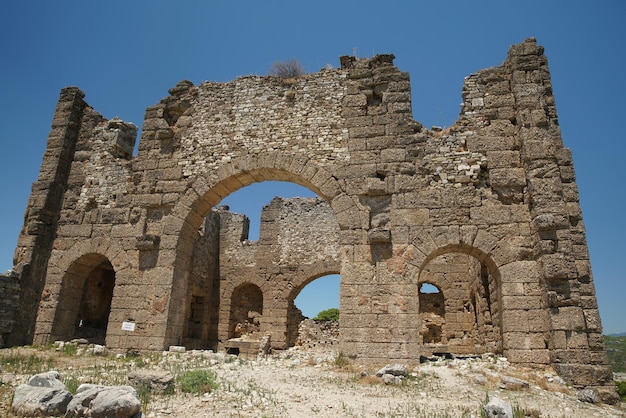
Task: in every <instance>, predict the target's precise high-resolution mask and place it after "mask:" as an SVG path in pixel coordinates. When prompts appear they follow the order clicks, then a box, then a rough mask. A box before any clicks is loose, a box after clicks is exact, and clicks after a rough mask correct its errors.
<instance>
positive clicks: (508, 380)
mask: <svg viewBox="0 0 626 418" xmlns="http://www.w3.org/2000/svg"><path fill="white" fill-rule="evenodd" d="M528 387H530V384H529V383H528V382H527V381H525V380H522V379H518V378H516V377H510V376H502V380H501V383H500V389H506V390H520V389H526V388H528Z"/></svg>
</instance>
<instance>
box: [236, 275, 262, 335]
mask: <svg viewBox="0 0 626 418" xmlns="http://www.w3.org/2000/svg"><path fill="white" fill-rule="evenodd" d="M262 320H263V292H262V291H261V289H259V287H258V286H257V285H255V284H252V283H245V284H243V285H241V286H239V287H237V288H236V289H235V291H234V292H233V296H232V298H231V307H230V324H229V338H242V337H245V338H248V339H251V340H255V339H260V338H261V331H262V328H261V325H262Z"/></svg>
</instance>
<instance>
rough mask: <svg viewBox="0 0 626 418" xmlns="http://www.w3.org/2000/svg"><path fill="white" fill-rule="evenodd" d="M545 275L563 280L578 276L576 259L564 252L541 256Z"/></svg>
mask: <svg viewBox="0 0 626 418" xmlns="http://www.w3.org/2000/svg"><path fill="white" fill-rule="evenodd" d="M539 260H540V262H541V266H542V269H543V275H544V277H545V278H546V279H547V280H563V279H568V278H573V277H576V274H577V271H576V265H575V264H574V261H573V260H571V259H569V258H568V257H566V256H564V255H563V254H560V253H556V254H545V255H543V256H541V257H540V259H539Z"/></svg>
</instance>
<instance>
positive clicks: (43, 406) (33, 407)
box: [11, 385, 72, 417]
mask: <svg viewBox="0 0 626 418" xmlns="http://www.w3.org/2000/svg"><path fill="white" fill-rule="evenodd" d="M71 400H72V394H71V393H70V392H69V391H67V390H66V389H65V386H64V387H63V388H59V387H45V386H31V385H19V386H18V387H16V388H15V394H14V395H13V402H12V406H11V411H13V413H15V414H17V415H18V416H28V417H48V416H58V415H62V414H64V413H65V411H66V409H67V405H68V404H69V403H70V401H71Z"/></svg>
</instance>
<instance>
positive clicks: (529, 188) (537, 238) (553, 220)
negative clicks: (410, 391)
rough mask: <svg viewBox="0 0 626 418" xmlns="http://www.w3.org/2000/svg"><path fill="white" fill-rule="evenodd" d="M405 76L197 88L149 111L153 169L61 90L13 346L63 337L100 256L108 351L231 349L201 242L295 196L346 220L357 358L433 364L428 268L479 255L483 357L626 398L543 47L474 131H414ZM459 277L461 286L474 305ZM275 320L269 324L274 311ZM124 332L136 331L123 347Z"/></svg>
mask: <svg viewBox="0 0 626 418" xmlns="http://www.w3.org/2000/svg"><path fill="white" fill-rule="evenodd" d="M393 59H394V57H393V55H377V56H375V57H372V58H369V59H357V58H356V57H341V59H340V67H339V68H337V69H333V70H330V69H326V70H322V71H320V72H317V73H313V74H309V75H306V76H302V77H297V78H294V79H288V80H286V79H279V78H276V77H256V76H249V77H241V78H238V79H236V80H233V81H232V82H229V83H212V82H205V83H202V84H199V85H197V86H196V85H194V84H193V83H191V82H189V81H182V82H180V83H178V84H177V85H176V86H175V87H174V88H172V89H170V90H169V96H167V97H165V98H164V99H163V100H161V101H160V102H159V103H157V104H155V105H154V106H151V107H149V108H148V109H147V110H146V114H145V120H144V122H143V126H142V134H141V140H140V142H139V152H138V155H137V156H132V150H133V147H134V143H135V136H136V132H137V128H136V127H135V126H134V125H132V124H130V123H127V122H123V121H121V120H119V119H112V120H106V119H105V118H104V117H102V116H101V115H100V114H98V113H97V112H95V111H94V110H93V109H92V108H91V107H89V106H88V105H87V103H86V102H85V101H84V94H83V93H82V92H81V91H80V90H78V89H77V88H75V87H68V88H65V89H63V90H62V92H61V96H60V99H59V102H58V106H57V110H56V112H55V117H54V119H53V127H52V130H51V133H50V137H49V140H48V149H47V150H46V153H45V155H44V159H43V163H42V168H41V171H40V176H39V178H38V180H37V182H36V183H35V185H34V186H33V192H32V194H31V197H30V199H29V203H28V207H27V211H26V216H25V222H24V227H23V229H22V233H21V235H20V238H19V243H18V247H17V249H16V252H15V254H16V255H15V273H14V276H15V277H16V278H17V279H18V280H19V286H20V292H19V294H20V304H19V309H18V310H17V312H16V314H15V316H14V317H12V318H9V319H10V321H12V323H19V324H20V327H13V329H12V331H11V333H10V334H8V336H7V339H6V341H8V343H9V344H25V343H30V342H33V341H36V342H44V341H47V340H48V339H49V338H50V337H51V331H52V323H53V322H54V320H53V319H54V317H55V315H56V313H57V309H58V303H57V302H58V300H59V295H60V292H61V284H62V281H63V280H62V278H63V277H64V275H65V274H66V273H67V272H68V271H71V268H70V266H71V265H72V263H73V262H74V261H76V260H79V259H80V257H82V256H85V255H87V254H91V253H93V254H100V255H102V256H104V257H105V258H106V259H107V260H109V261H110V264H111V267H112V268H113V270H114V271H115V289H114V292H113V298H112V301H111V314H110V315H109V323H108V327H107V335H106V343H107V345H110V346H112V347H116V348H121V347H126V348H128V346H130V347H133V348H139V349H146V350H161V349H163V348H166V347H168V346H169V345H172V344H183V343H187V342H188V343H190V344H205V343H207V342H208V341H209V340H211V339H213V340H217V339H219V338H220V337H218V336H217V335H218V334H219V333H220V332H221V331H219V330H218V328H219V327H214V328H211V329H209V328H206V329H203V328H202V327H201V326H200V325H198V324H202V321H209V322H211V321H215V316H216V315H217V316H219V315H221V310H220V308H219V306H220V304H219V303H220V301H221V300H222V299H224V298H228V297H229V296H228V297H227V296H225V295H224V294H223V293H222V290H224V288H219V287H211V286H209V285H208V284H207V283H196V282H194V281H195V280H197V277H200V276H198V275H197V274H195V273H193V261H192V260H194V251H196V253H197V246H196V242H197V241H198V237H199V231H200V229H201V228H203V225H205V226H204V227H205V228H206V224H203V223H204V222H205V219H206V217H207V215H209V214H210V213H211V210H212V208H213V207H214V206H215V205H216V204H217V203H218V202H220V201H221V200H222V199H223V198H224V197H225V196H227V195H228V194H229V193H232V192H233V191H235V190H238V189H240V188H242V187H244V186H246V185H249V184H251V183H254V182H260V181H264V180H284V181H290V182H295V183H298V184H301V185H303V186H305V187H308V188H309V189H311V190H313V191H314V192H315V193H317V194H318V195H319V196H320V197H321V198H323V199H324V200H325V201H326V202H327V204H328V205H329V206H330V208H331V210H332V214H333V217H334V222H335V225H336V226H337V228H338V232H337V233H336V234H335V236H336V239H337V246H336V248H337V251H336V262H337V263H339V265H340V268H339V270H340V272H341V310H342V312H341V321H340V327H341V341H340V345H341V350H342V351H343V352H344V354H345V355H347V356H352V357H354V358H357V359H359V360H360V361H363V362H371V363H377V362H388V361H415V360H416V359H418V358H419V355H420V352H421V348H420V338H419V330H418V329H419V311H420V309H419V306H418V305H419V295H418V284H419V283H418V282H419V280H420V277H421V276H420V275H421V274H426V275H428V274H430V273H433V274H431V276H432V278H431V279H430V280H431V281H440V282H442V283H443V282H444V281H443V279H441V278H437V275H436V274H434V272H433V271H430V272H429V269H430V268H431V267H432V266H435V265H437V264H438V263H439V261H437V259H438V257H444V258H445V255H446V254H463V257H466V259H467V260H470V261H471V262H470V261H468V262H467V264H468V265H470V264H472V265H475V266H481V267H480V268H481V269H483V268H484V270H485V271H486V272H487V273H484V274H482V276H481V274H478V273H477V271H478V268H476V269H475V272H476V274H475V277H483V276H485V275H486V276H491V277H492V278H491V279H489V278H488V279H487V282H489V281H490V280H491V281H492V282H489V283H488V286H487V287H489V289H490V290H489V291H492V290H493V289H494V288H495V289H496V292H499V294H498V295H497V297H495V295H494V298H493V300H497V301H498V303H499V304H500V305H499V306H500V307H501V308H500V309H499V311H498V312H497V313H496V315H497V316H498V317H499V318H500V320H499V328H500V331H498V332H495V333H490V332H483V333H479V332H478V331H476V332H475V333H474V336H473V337H472V338H473V341H474V343H475V342H476V335H478V334H480V335H487V336H488V337H486V338H487V340H485V341H484V343H480V344H483V346H484V347H489V346H490V345H494V346H495V347H496V348H498V347H500V345H499V344H500V343H499V342H496V341H493V340H494V339H496V338H497V336H498V335H501V336H502V341H501V348H502V352H503V354H504V355H506V356H507V357H508V358H509V360H510V361H511V362H513V363H516V364H524V365H531V366H537V365H540V366H545V365H548V364H551V365H553V366H554V367H555V368H557V370H558V371H559V373H561V374H563V376H564V377H566V378H567V379H568V381H569V382H571V383H573V384H579V385H587V386H596V387H598V388H600V389H602V390H604V392H605V394H606V397H607V399H608V398H610V396H611V394H614V390H613V388H612V386H611V373H610V369H609V367H608V364H607V358H606V354H605V352H604V345H603V339H602V327H601V323H600V319H599V313H598V308H597V304H596V299H595V290H594V286H593V278H592V273H591V267H590V262H589V255H588V252H587V246H586V240H585V231H584V226H583V222H582V215H581V211H580V205H579V202H578V193H577V186H576V181H575V176H574V170H573V162H572V156H571V152H570V151H569V150H568V149H567V148H565V147H564V146H563V141H562V138H561V132H560V128H559V124H558V120H557V117H556V108H555V105H554V97H553V94H552V87H551V86H552V84H551V80H550V73H549V70H548V67H547V59H546V57H545V56H544V54H543V48H542V47H540V46H538V45H537V44H536V41H535V40H534V39H528V40H526V41H524V42H523V43H520V44H518V45H514V46H512V47H511V49H510V51H509V53H508V56H507V58H506V60H505V61H504V62H503V63H502V65H499V66H497V67H493V68H489V69H485V70H481V71H479V72H477V73H475V74H472V75H470V76H469V77H467V78H466V80H465V82H464V87H463V103H462V105H461V112H460V114H459V119H458V121H457V122H456V123H455V124H454V125H453V126H451V127H448V128H446V129H433V130H427V129H425V128H424V127H423V126H422V125H421V124H420V123H419V122H417V121H415V120H414V118H413V115H412V109H411V93H410V79H409V75H408V74H407V73H404V72H402V71H400V70H399V69H398V68H396V67H395V66H394V65H393ZM215 225H217V224H215ZM209 227H211V226H210V225H209ZM205 241H206V240H205ZM205 244H206V246H207V248H210V247H211V248H213V250H212V251H213V253H212V254H218V253H219V251H221V248H218V244H217V243H215V242H213V243H211V242H208V241H206V242H205ZM79 249H80V250H79ZM218 250H219V251H218ZM66 253H67V254H68V255H67V256H64V254H66ZM64 257H65V258H64ZM433 260H435V261H434V263H435V264H431V263H433ZM474 261H475V262H474ZM429 264H430V267H429V266H428V265H429ZM439 264H441V265H443V266H445V262H441V263H439ZM268 265H272V266H274V265H275V266H277V269H276V271H273V272H271V274H269V275H267V276H266V277H271V278H272V279H271V280H268V281H265V282H263V283H260V282H259V283H258V284H257V286H258V287H259V289H261V291H262V292H263V294H264V301H266V300H268V299H267V296H268V293H267V292H269V294H271V297H276V298H277V300H280V301H281V302H280V303H282V304H283V305H284V309H283V310H284V312H287V307H288V303H287V302H286V301H287V299H288V298H289V297H290V296H289V292H287V291H284V289H283V288H282V287H281V286H283V285H284V282H281V280H279V279H276V277H278V276H279V274H278V273H281V272H280V271H279V270H280V269H281V268H282V269H284V268H286V265H284V264H282V263H281V262H275V260H273V261H272V262H271V263H268ZM331 270H335V268H332V269H331ZM422 272H424V273H422ZM257 273H258V271H257ZM257 273H255V274H254V275H253V276H255V278H253V279H250V280H249V281H250V282H254V280H258V278H257V277H256V275H257ZM263 274H265V273H263ZM281 274H282V273H281ZM442 277H443V276H442ZM457 278H458V280H448V281H449V282H450V283H456V285H458V286H461V287H462V283H463V279H462V276H461V275H459V276H457ZM277 283H282V284H281V285H280V286H279V285H278V284H277ZM471 283H478V281H474V282H471V281H470V282H467V283H466V286H465V287H466V289H465V291H466V294H464V296H463V298H466V297H467V300H469V302H468V307H469V310H470V312H466V313H467V314H470V313H471V310H472V309H474V311H475V316H476V317H477V316H478V306H479V305H480V306H484V305H488V304H489V300H487V296H486V293H483V294H481V290H480V287H479V286H474V285H472V284H471ZM492 283H493V285H492ZM435 284H437V283H435ZM446 286H448V285H446ZM235 287H236V286H235ZM235 287H233V289H234V288H235ZM467 287H469V289H467ZM484 287H485V286H483V288H484ZM442 290H443V295H444V296H445V297H448V296H446V295H449V294H450V292H449V291H448V290H446V289H442ZM231 294H232V293H231ZM194 298H195V299H194ZM493 300H492V301H493ZM481 301H482V302H481ZM483 302H484V303H483ZM192 304H193V305H194V306H195V308H193V309H196V310H195V311H194V312H196V314H193V315H192V314H191V312H192V311H193V309H192V308H190V306H191V305H192ZM203 304H204V305H203ZM481 304H482V305H481ZM283 305H281V306H283ZM263 306H264V307H263V310H264V314H263V315H264V319H265V318H266V316H267V313H268V312H271V311H272V310H271V309H269V308H267V306H269V305H267V304H266V303H265V302H264V305H263ZM492 306H493V304H492ZM450 308H452V307H450ZM281 309H282V308H281ZM481 309H482V308H481ZM35 312H37V314H35ZM448 312H449V311H446V313H445V315H446V316H448V315H449V313H448ZM450 312H452V311H450ZM483 312H484V311H483ZM490 312H491V313H493V311H490ZM198 315H199V316H198ZM281 315H282V314H281ZM285 315H286V314H285ZM222 316H223V315H222ZM270 316H271V315H270ZM491 316H492V317H493V315H491ZM190 318H191V321H190ZM448 319H451V317H450V318H448ZM127 321H133V322H135V323H136V324H137V327H136V330H135V331H134V332H133V333H131V334H126V335H123V337H124V338H123V339H122V338H121V337H122V331H121V330H120V327H121V323H122V322H127ZM280 321H283V322H284V321H286V319H280V318H278V317H277V319H276V322H277V323H278V322H280ZM491 321H492V324H493V318H492V320H491ZM461 322H462V321H461ZM475 324H476V327H477V328H479V327H482V329H483V330H485V329H486V328H485V327H486V325H488V324H487V322H484V323H480V321H478V320H476V321H475ZM198 326H200V328H198ZM283 328H286V326H285V327H283ZM457 331H458V333H459V335H460V333H461V331H464V330H463V329H461V328H458V329H455V335H456V334H457ZM277 332H278V331H277ZM282 332H283V331H281V333H282ZM468 332H469V331H468ZM62 334H63V335H66V333H65V332H64V333H62ZM197 336H199V337H198V338H196V337H197ZM273 337H274V336H273ZM275 337H276V338H275V339H274V338H273V341H279V342H280V343H279V344H285V342H286V337H285V336H284V335H277V336H275ZM455 338H456V337H455ZM192 340H195V341H192ZM480 344H479V345H480ZM461 346H462V345H460V346H458V347H461Z"/></svg>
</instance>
